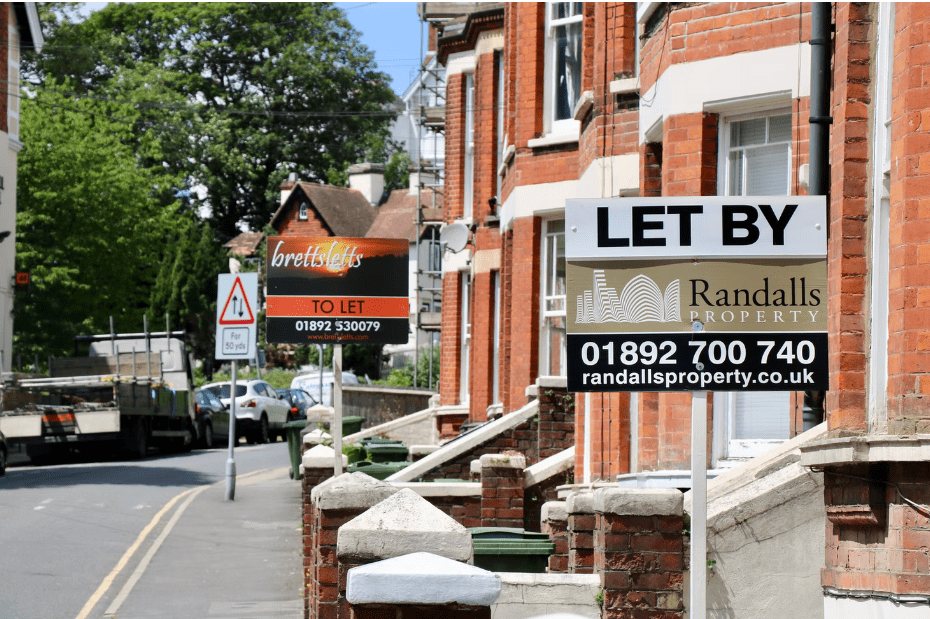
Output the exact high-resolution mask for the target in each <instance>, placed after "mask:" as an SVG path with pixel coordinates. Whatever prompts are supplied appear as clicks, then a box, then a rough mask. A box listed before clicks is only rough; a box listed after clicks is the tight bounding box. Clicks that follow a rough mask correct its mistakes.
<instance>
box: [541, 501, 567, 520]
mask: <svg viewBox="0 0 930 619" xmlns="http://www.w3.org/2000/svg"><path fill="white" fill-rule="evenodd" d="M540 520H541V521H542V522H549V521H550V520H559V521H563V522H564V521H565V520H568V507H567V506H566V504H565V501H546V502H545V503H543V506H542V510H541V512H540Z"/></svg>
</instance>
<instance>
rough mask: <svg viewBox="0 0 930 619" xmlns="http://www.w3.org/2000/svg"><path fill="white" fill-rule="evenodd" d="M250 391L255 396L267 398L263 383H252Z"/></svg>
mask: <svg viewBox="0 0 930 619" xmlns="http://www.w3.org/2000/svg"><path fill="white" fill-rule="evenodd" d="M252 391H254V392H255V393H256V394H258V395H260V396H263V397H267V396H268V394H267V393H265V384H264V383H253V384H252Z"/></svg>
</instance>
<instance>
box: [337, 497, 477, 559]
mask: <svg viewBox="0 0 930 619" xmlns="http://www.w3.org/2000/svg"><path fill="white" fill-rule="evenodd" d="M414 552H429V553H432V554H434V555H439V556H442V557H446V558H448V559H452V560H454V561H471V558H472V541H471V534H470V533H469V532H468V529H466V528H465V527H463V526H462V525H461V524H459V523H458V522H456V521H455V520H453V519H452V518H450V517H449V516H448V515H446V514H445V513H444V512H443V511H442V510H440V509H439V508H437V507H435V506H433V505H432V504H431V503H430V502H429V501H427V500H426V499H424V498H423V497H421V496H420V495H418V494H417V493H416V492H414V491H413V490H411V489H409V488H404V489H403V490H401V491H399V492H397V493H396V494H394V495H393V496H390V497H388V498H386V499H384V500H383V501H381V502H380V503H378V504H377V505H375V506H374V507H372V508H371V509H369V510H368V511H366V512H364V513H362V514H360V515H358V516H356V517H355V518H353V519H352V520H350V521H349V522H347V523H345V524H344V525H342V526H341V527H339V533H338V536H337V538H336V554H337V555H338V556H340V557H346V556H348V557H353V558H356V559H362V560H377V559H387V558H390V557H399V556H402V555H408V554H410V553H414Z"/></svg>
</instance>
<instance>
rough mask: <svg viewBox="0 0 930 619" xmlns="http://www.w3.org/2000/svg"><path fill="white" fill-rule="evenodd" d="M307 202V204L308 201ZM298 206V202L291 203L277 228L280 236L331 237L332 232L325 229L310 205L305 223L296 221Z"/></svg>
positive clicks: (321, 220)
mask: <svg viewBox="0 0 930 619" xmlns="http://www.w3.org/2000/svg"><path fill="white" fill-rule="evenodd" d="M307 202H308V203H309V200H308V201H307ZM298 205H299V201H296V200H295V201H292V202H291V205H290V207H289V208H288V211H287V213H285V215H284V218H283V220H282V221H281V223H280V225H279V228H278V234H279V235H280V236H332V234H333V233H332V231H331V230H330V229H329V228H327V227H326V224H325V223H323V219H322V218H321V217H320V215H319V213H317V212H316V209H315V208H313V206H312V205H311V206H310V208H308V209H307V219H306V220H305V221H301V220H300V219H298V215H299V214H300V213H299V209H298Z"/></svg>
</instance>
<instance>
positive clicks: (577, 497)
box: [565, 492, 594, 514]
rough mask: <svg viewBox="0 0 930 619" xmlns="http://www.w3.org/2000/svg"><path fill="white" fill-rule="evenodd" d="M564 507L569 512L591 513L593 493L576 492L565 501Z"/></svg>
mask: <svg viewBox="0 0 930 619" xmlns="http://www.w3.org/2000/svg"><path fill="white" fill-rule="evenodd" d="M565 509H566V510H567V511H568V513H569V514H593V513H594V493H592V492H578V493H576V494H573V495H571V496H570V497H568V499H566V501H565Z"/></svg>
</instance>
